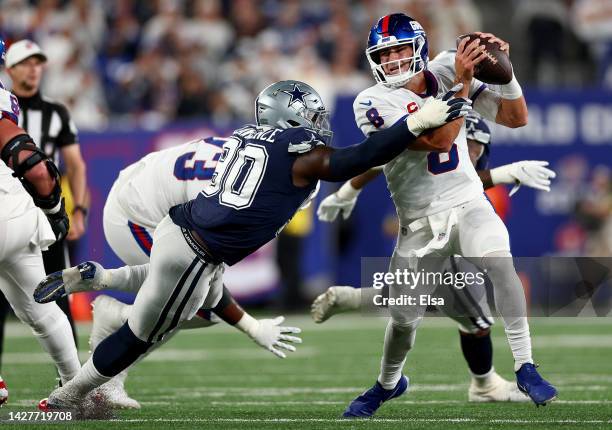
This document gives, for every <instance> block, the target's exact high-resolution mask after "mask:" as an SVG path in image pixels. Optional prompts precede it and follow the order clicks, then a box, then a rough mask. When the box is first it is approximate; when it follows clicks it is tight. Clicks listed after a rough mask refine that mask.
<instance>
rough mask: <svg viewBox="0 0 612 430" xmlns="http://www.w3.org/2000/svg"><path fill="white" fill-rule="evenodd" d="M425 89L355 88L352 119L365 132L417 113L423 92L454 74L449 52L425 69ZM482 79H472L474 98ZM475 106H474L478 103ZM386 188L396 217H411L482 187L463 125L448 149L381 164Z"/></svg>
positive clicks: (439, 90)
mask: <svg viewBox="0 0 612 430" xmlns="http://www.w3.org/2000/svg"><path fill="white" fill-rule="evenodd" d="M424 73H425V78H426V79H427V87H428V93H427V94H425V95H418V94H415V93H413V92H412V91H410V90H407V89H405V88H392V87H388V86H385V85H383V84H380V83H379V84H377V85H374V86H372V87H370V88H367V89H366V90H364V91H362V92H361V93H359V95H358V96H357V98H356V99H355V101H354V103H353V110H354V113H355V121H356V122H357V125H358V127H359V128H360V129H361V131H362V132H363V133H364V134H365V135H366V136H368V135H369V134H371V133H374V132H376V131H378V130H382V129H384V128H387V127H390V126H392V125H393V124H395V123H396V122H398V121H400V120H403V119H405V118H406V117H407V116H408V115H410V114H411V113H413V112H416V111H417V110H418V109H419V108H420V107H421V106H422V105H423V104H424V103H425V100H426V99H427V98H428V97H435V96H437V95H439V94H443V93H445V92H447V91H448V90H450V88H451V87H452V86H453V80H454V78H455V71H454V53H452V54H451V55H445V56H438V57H436V59H434V60H433V61H431V62H430V63H429V67H428V70H426V71H425V72H424ZM483 91H490V90H488V89H487V87H486V84H484V83H482V82H480V81H478V80H476V79H474V80H473V81H472V85H471V86H470V90H469V95H470V98H472V99H473V100H474V99H476V98H477V97H478V96H479V95H480V94H481V93H482V92H483ZM474 107H475V109H476V110H478V105H477V104H476V103H475V104H474ZM384 172H385V176H386V178H387V187H388V188H389V191H390V192H391V197H392V199H393V202H394V203H395V206H396V208H397V212H398V216H399V217H400V220H405V221H409V220H414V219H417V218H421V217H424V216H429V215H433V214H436V213H438V212H441V211H444V210H446V209H450V208H452V207H454V206H457V205H459V204H461V203H464V202H467V201H469V200H471V199H473V198H475V197H477V196H478V195H480V194H482V193H483V192H484V190H483V187H482V182H481V181H480V178H479V177H478V174H477V173H476V170H475V169H474V166H473V165H472V163H471V161H470V156H469V153H468V147H467V140H466V134H465V127H462V129H461V131H460V132H459V135H458V136H457V138H456V140H455V142H454V144H453V147H452V149H451V151H450V152H448V153H436V152H425V151H413V150H406V151H404V152H403V153H402V154H400V155H399V156H398V157H396V158H395V159H393V160H392V161H390V162H389V163H387V164H386V165H385V166H384Z"/></svg>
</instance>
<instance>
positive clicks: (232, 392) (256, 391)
mask: <svg viewBox="0 0 612 430" xmlns="http://www.w3.org/2000/svg"><path fill="white" fill-rule="evenodd" d="M609 389H610V387H609V386H605V385H574V386H567V387H565V386H563V391H564V392H568V391H572V392H573V391H607V390H609ZM363 390H364V387H324V388H313V387H300V388H298V387H292V388H272V387H261V388H237V387H227V388H223V387H221V388H219V387H210V388H203V389H194V388H183V387H178V388H172V387H164V388H158V389H151V388H142V389H140V390H139V393H140V394H143V395H145V396H149V395H151V396H155V398H157V399H159V398H164V399H165V398H169V399H175V398H177V396H187V397H192V398H193V397H225V396H243V397H254V396H258V397H262V396H263V397H277V396H290V395H295V394H319V395H321V394H355V393H360V392H363ZM464 390H467V384H439V385H436V384H430V385H411V387H410V391H419V392H448V391H464Z"/></svg>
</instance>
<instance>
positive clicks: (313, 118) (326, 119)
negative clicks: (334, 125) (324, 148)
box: [300, 108, 334, 145]
mask: <svg viewBox="0 0 612 430" xmlns="http://www.w3.org/2000/svg"><path fill="white" fill-rule="evenodd" d="M300 114H302V115H303V116H304V118H305V119H306V121H308V122H309V123H310V125H309V126H308V127H309V128H312V129H313V130H315V131H316V132H317V133H318V134H319V136H321V137H322V138H324V139H325V144H327V145H330V144H331V141H332V138H333V136H334V133H333V132H332V131H331V121H330V116H329V112H327V111H326V110H325V109H316V110H315V109H309V108H304V110H303V111H301V112H300Z"/></svg>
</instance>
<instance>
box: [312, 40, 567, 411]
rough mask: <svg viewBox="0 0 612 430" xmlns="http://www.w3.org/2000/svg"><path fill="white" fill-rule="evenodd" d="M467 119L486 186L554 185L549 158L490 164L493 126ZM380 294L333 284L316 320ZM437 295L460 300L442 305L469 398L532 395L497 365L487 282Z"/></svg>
mask: <svg viewBox="0 0 612 430" xmlns="http://www.w3.org/2000/svg"><path fill="white" fill-rule="evenodd" d="M445 56H452V57H453V59H454V56H455V52H454V51H445V52H443V53H441V54H439V55H438V56H437V57H436V58H435V59H434V60H433V61H434V62H435V61H439V60H444V57H445ZM465 121H466V134H467V143H468V150H469V153H470V160H471V162H472V164H473V165H474V167H475V168H476V171H477V173H478V176H480V178H481V180H482V182H483V185H484V187H485V189H487V188H490V187H493V186H494V185H496V184H497V182H496V183H494V182H493V181H492V180H491V177H492V176H493V177H495V178H496V179H497V180H500V179H499V178H502V179H503V180H502V181H500V182H499V183H509V184H513V185H515V184H516V183H517V182H518V184H524V185H526V186H529V187H531V188H535V189H540V190H544V191H549V190H550V178H554V177H555V176H556V175H555V172H553V171H552V170H550V169H547V168H546V167H545V166H546V165H548V163H547V162H545V161H519V162H517V163H513V164H510V165H505V166H500V167H496V168H495V169H490V170H489V169H487V166H488V159H489V151H490V150H489V146H490V141H491V133H490V130H489V127H488V125H487V124H486V122H485V121H484V120H483V119H482V118H481V117H480V115H478V113H476V112H475V111H472V112H470V114H469V115H468V116H467V117H466V118H465ZM500 171H501V174H500ZM505 171H508V172H509V173H508V176H509V179H508V180H506V179H505V178H504V177H505V176H506V173H505ZM491 172H493V173H491ZM379 173H382V170H380V169H378V170H375V171H372V172H368V173H366V174H364V175H361V176H360V177H357V178H353V179H352V180H351V181H347V182H346V183H345V184H344V185H343V186H342V187H341V188H340V190H338V191H337V192H335V193H333V194H331V195H329V196H327V197H326V198H325V199H324V200H323V201H322V202H321V203H320V204H319V208H318V210H317V215H318V217H319V219H320V220H321V221H324V222H333V221H334V220H335V219H336V218H337V217H338V215H339V214H342V216H343V218H344V219H347V218H348V217H349V216H350V214H351V212H352V211H353V208H354V206H355V204H356V203H357V198H358V196H359V193H360V192H361V189H362V187H363V186H364V185H365V184H366V183H367V182H369V181H370V180H372V179H374V178H375V177H377V176H378V174H379ZM515 186H518V185H515ZM357 187H359V188H357ZM451 259H452V260H450V259H449V265H448V270H449V271H454V272H457V271H467V270H470V268H469V264H466V263H465V261H464V260H465V259H453V258H452V257H451ZM452 290H454V291H452ZM376 294H380V291H378V290H375V289H373V288H368V289H358V288H353V287H347V286H333V287H330V288H328V289H327V291H326V292H325V293H323V294H321V295H319V296H318V297H317V298H316V300H315V301H314V302H313V304H312V309H311V313H312V317H313V319H314V320H315V322H317V323H322V322H324V321H326V320H327V319H328V318H329V317H331V316H332V315H335V314H337V313H342V312H349V311H356V310H359V309H360V308H361V307H362V304H365V303H371V302H372V300H373V298H374V296H375V295H376ZM436 296H437V297H443V298H444V299H445V304H446V305H450V304H452V303H457V302H461V305H459V306H458V307H457V309H455V307H454V306H439V310H440V311H441V312H443V313H445V314H447V315H448V316H449V317H451V318H453V319H455V320H456V321H457V322H458V325H459V334H460V343H461V350H462V352H463V355H464V358H465V360H466V362H467V364H468V366H469V369H470V373H471V375H472V382H471V384H470V387H469V390H468V399H469V401H470V402H507V401H515V402H523V401H528V400H529V398H528V397H527V396H525V395H524V394H523V393H521V392H520V391H519V390H518V388H517V386H516V383H514V382H510V381H506V380H505V379H503V378H502V377H501V376H499V375H498V374H497V373H496V372H495V370H494V368H493V344H492V342H491V335H490V327H491V325H492V323H493V318H492V317H491V311H490V309H489V306H488V303H487V300H486V291H485V286H484V285H483V284H477V285H473V286H471V287H470V288H461V289H455V288H454V287H451V288H448V287H446V288H444V287H439V288H438V289H437V290H436ZM457 311H458V312H457Z"/></svg>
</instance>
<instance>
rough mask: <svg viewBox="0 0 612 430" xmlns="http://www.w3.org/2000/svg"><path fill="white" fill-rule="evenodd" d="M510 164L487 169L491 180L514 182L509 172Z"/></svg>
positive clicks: (504, 182) (514, 179)
mask: <svg viewBox="0 0 612 430" xmlns="http://www.w3.org/2000/svg"><path fill="white" fill-rule="evenodd" d="M511 168H512V164H506V165H503V166H499V167H496V168H494V169H491V170H489V172H490V173H491V182H492V183H493V185H497V184H514V183H515V182H516V178H515V177H514V176H512V175H511V174H510V170H511Z"/></svg>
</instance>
